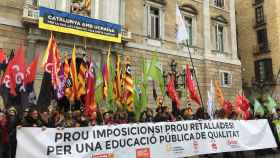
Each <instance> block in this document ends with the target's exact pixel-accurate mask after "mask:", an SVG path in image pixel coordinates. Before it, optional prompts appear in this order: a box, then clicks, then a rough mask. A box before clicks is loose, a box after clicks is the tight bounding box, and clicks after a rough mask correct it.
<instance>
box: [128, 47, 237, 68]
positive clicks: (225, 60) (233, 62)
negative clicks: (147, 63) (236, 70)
mask: <svg viewBox="0 0 280 158" xmlns="http://www.w3.org/2000/svg"><path fill="white" fill-rule="evenodd" d="M125 46H126V47H128V48H134V49H140V50H145V51H143V52H147V53H150V52H158V53H162V54H169V55H174V56H179V57H184V58H189V57H190V56H189V54H188V52H187V50H186V49H180V50H179V49H178V50H171V49H167V48H161V47H152V46H148V45H145V44H139V43H135V42H128V43H127V44H126V45H125ZM191 53H192V58H193V59H196V60H210V61H214V62H221V63H225V64H231V65H237V66H241V62H240V60H239V59H232V58H230V57H217V56H216V55H210V54H207V55H204V53H196V51H195V49H192V48H191Z"/></svg>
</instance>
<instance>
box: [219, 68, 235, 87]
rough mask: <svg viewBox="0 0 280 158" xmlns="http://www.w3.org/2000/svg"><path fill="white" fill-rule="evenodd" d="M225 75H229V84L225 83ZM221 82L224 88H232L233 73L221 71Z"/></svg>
mask: <svg viewBox="0 0 280 158" xmlns="http://www.w3.org/2000/svg"><path fill="white" fill-rule="evenodd" d="M225 74H228V77H229V78H228V83H225ZM219 76H220V81H221V86H222V87H231V86H232V78H233V77H232V72H230V71H225V70H220V71H219Z"/></svg>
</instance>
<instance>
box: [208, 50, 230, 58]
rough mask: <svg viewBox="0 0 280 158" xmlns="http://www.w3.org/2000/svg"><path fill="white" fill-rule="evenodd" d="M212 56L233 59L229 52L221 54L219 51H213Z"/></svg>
mask: <svg viewBox="0 0 280 158" xmlns="http://www.w3.org/2000/svg"><path fill="white" fill-rule="evenodd" d="M212 54H214V55H215V56H217V57H222V58H232V54H231V53H229V52H225V51H224V52H221V51H219V50H212Z"/></svg>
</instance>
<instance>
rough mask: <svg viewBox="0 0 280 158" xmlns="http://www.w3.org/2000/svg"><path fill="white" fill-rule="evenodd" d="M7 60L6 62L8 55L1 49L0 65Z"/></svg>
mask: <svg viewBox="0 0 280 158" xmlns="http://www.w3.org/2000/svg"><path fill="white" fill-rule="evenodd" d="M5 60H6V54H5V52H4V51H3V50H2V49H0V64H3V62H4V61H5Z"/></svg>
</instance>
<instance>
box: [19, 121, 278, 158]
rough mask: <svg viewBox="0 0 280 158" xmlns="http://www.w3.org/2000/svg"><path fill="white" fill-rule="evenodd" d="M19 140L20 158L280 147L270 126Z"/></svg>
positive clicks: (108, 130)
mask: <svg viewBox="0 0 280 158" xmlns="http://www.w3.org/2000/svg"><path fill="white" fill-rule="evenodd" d="M17 140H18V148H17V154H16V157H17V158H49V157H52V158H58V157H59V158H69V157H73V158H123V157H125V158H159V157H168V158H179V157H187V156H194V155H200V154H211V153H220V152H233V151H246V150H257V149H264V148H275V147H277V145H276V142H275V139H274V137H273V134H272V132H271V129H270V127H269V124H268V122H267V120H250V121H233V120H212V121H206V120H205V121H181V122H173V123H170V122H162V123H143V124H123V125H116V126H95V127H85V128H66V129H64V130H57V129H55V128H49V129H46V130H42V129H41V128H22V129H19V130H18V131H17ZM124 155H125V156H124Z"/></svg>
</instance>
